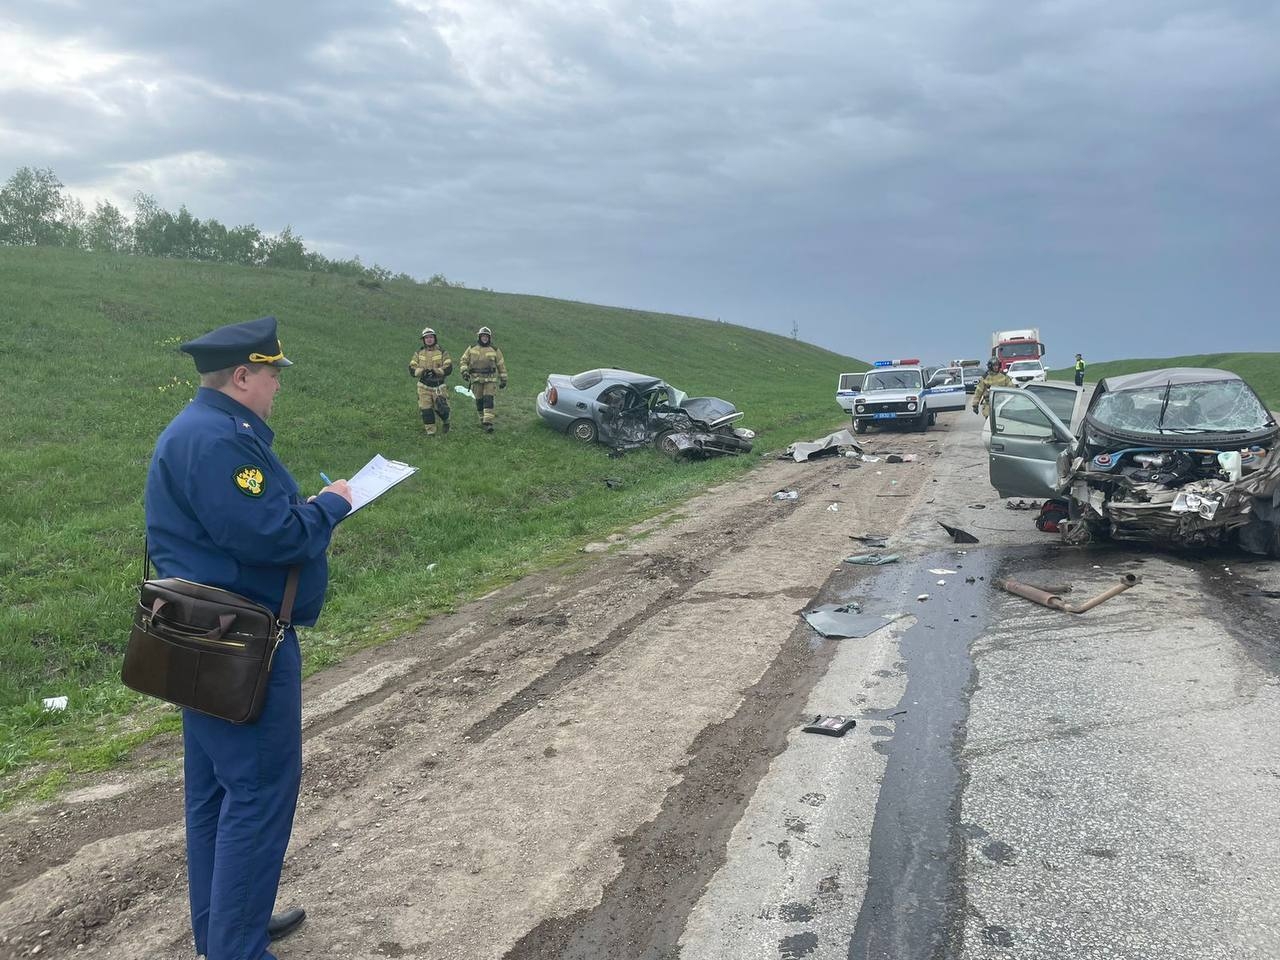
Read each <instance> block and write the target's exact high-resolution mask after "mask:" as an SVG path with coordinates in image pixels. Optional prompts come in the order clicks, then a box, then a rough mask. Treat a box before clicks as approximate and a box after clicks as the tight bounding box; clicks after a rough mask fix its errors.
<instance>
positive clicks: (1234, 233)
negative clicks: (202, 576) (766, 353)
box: [0, 0, 1280, 365]
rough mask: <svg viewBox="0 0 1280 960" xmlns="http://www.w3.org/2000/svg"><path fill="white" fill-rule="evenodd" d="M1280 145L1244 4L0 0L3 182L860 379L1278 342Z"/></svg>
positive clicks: (1278, 40)
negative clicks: (1007, 352) (918, 361)
mask: <svg viewBox="0 0 1280 960" xmlns="http://www.w3.org/2000/svg"><path fill="white" fill-rule="evenodd" d="M1278 148H1280V2H1268V0H1220V2H1217V3H1212V2H1207V0H1055V2H1037V0H1014V2H1011V0H874V2H873V0H789V2H787V3H779V2H777V0H769V2H764V0H675V2H665V0H594V2H586V0H582V2H578V0H439V2H437V0H398V2H387V0H363V2H358V3H357V2H351V0H306V2H296V0H268V2H257V3H244V2H232V0H222V2H200V0H185V2H181V3H174V2H173V0H164V2H158V0H130V2H128V3H106V2H103V0H84V2H80V0H44V2H40V3H35V2H22V0H19V2H18V3H17V4H14V3H12V2H11V3H9V4H6V5H5V6H4V7H3V9H0V178H5V177H8V176H9V175H10V174H11V173H12V171H13V170H15V169H17V168H18V167H19V166H24V165H25V166H36V167H46V166H47V167H51V168H53V170H54V171H55V173H57V174H58V176H59V177H60V178H61V179H62V180H63V182H64V183H65V184H66V185H67V186H68V187H69V188H71V189H72V190H73V191H74V192H75V193H76V194H77V195H79V196H80V197H82V198H83V199H85V200H86V201H87V202H92V201H93V200H95V199H99V198H105V199H111V200H113V201H115V202H117V203H118V204H120V205H121V206H122V207H124V208H125V209H126V210H131V209H132V206H131V203H130V198H131V197H132V195H133V194H134V193H135V192H137V191H139V190H141V191H144V192H147V193H151V194H153V195H154V196H155V197H156V199H157V200H158V201H159V202H160V204H161V205H162V206H164V207H166V208H168V209H171V210H176V209H177V208H178V206H179V205H180V204H186V205H187V207H188V208H189V209H190V210H191V211H192V213H193V214H195V215H196V216H200V217H216V218H218V219H219V220H222V221H223V222H224V223H227V224H229V225H230V224H239V223H248V222H252V223H256V224H257V225H258V226H259V227H261V228H263V229H264V230H268V231H271V232H278V231H279V230H280V229H282V228H283V227H284V226H285V225H286V224H291V225H292V226H293V228H294V230H295V232H297V233H299V234H301V236H302V237H303V239H304V240H305V242H306V243H307V244H308V245H309V246H311V247H313V248H314V249H317V250H319V251H321V252H322V253H325V254H326V255H328V256H333V257H349V256H352V255H355V254H359V255H360V257H361V259H362V260H364V261H365V262H366V263H370V262H375V261H376V262H378V263H380V264H382V265H383V266H386V267H388V268H390V269H392V270H394V271H401V270H403V271H407V272H409V273H411V274H413V275H415V276H417V277H420V278H424V279H425V278H426V277H427V276H429V275H431V274H433V273H437V272H439V273H443V274H445V275H446V276H448V277H449V278H450V279H455V280H462V281H464V282H466V283H467V284H468V285H469V286H476V287H478V286H487V287H490V288H492V289H494V290H503V291H511V292H519V293H535V294H543V295H547V296H554V297H564V298H568V299H573V300H585V301H591V302H596V303H605V304H615V305H619V306H627V307H637V308H645V309H653V310H663V311H671V312H675V313H685V314H692V315H696V316H704V317H712V318H715V317H719V318H721V319H724V320H727V321H731V322H734V323H742V324H746V325H748V326H754V327H760V328H764V329H768V330H773V331H777V332H779V333H790V331H791V328H792V323H793V322H794V323H795V324H796V325H797V326H798V328H799V333H800V337H801V338H802V339H804V340H808V341H811V342H813V343H817V344H820V345H821V346H824V347H828V348H831V349H833V350H837V351H839V352H842V353H847V354H852V355H855V356H859V357H862V358H864V359H875V358H877V357H886V356H901V355H903V354H910V355H921V356H924V357H926V358H929V359H934V358H942V357H948V356H954V355H965V356H979V355H982V354H984V353H985V352H986V351H987V350H988V349H989V345H990V343H989V340H990V332H991V330H993V329H995V328H997V327H1006V326H1008V327H1012V326H1023V325H1038V326H1039V327H1040V329H1041V331H1042V333H1043V336H1044V339H1045V341H1046V343H1047V344H1048V347H1049V355H1048V357H1047V358H1046V359H1048V360H1050V361H1056V362H1057V363H1059V364H1063V365H1065V364H1066V362H1067V361H1068V360H1069V359H1070V356H1071V355H1072V354H1073V353H1074V352H1075V351H1077V350H1080V351H1083V352H1084V353H1085V354H1086V356H1087V357H1090V358H1093V359H1103V358H1110V357H1123V356H1169V355H1175V354H1183V353H1201V352H1210V351H1218V350H1280V310H1278V309H1277V301H1278V299H1280V231H1278V229H1277V221H1278V219H1280V149H1278ZM267 307H269V305H264V309H266V308H267Z"/></svg>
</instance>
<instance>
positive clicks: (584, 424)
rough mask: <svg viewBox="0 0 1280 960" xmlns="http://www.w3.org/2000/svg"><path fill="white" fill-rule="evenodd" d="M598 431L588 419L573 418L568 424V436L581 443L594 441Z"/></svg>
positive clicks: (598, 433)
mask: <svg viewBox="0 0 1280 960" xmlns="http://www.w3.org/2000/svg"><path fill="white" fill-rule="evenodd" d="M599 435H600V431H599V430H597V429H596V425H595V424H594V423H593V422H591V421H590V420H586V419H583V420H575V421H573V423H571V424H569V436H571V437H573V439H575V440H578V441H580V442H582V443H595V442H596V437H598V436H599Z"/></svg>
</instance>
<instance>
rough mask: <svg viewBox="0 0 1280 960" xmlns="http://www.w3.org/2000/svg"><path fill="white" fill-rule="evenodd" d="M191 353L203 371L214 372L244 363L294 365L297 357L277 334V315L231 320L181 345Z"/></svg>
mask: <svg viewBox="0 0 1280 960" xmlns="http://www.w3.org/2000/svg"><path fill="white" fill-rule="evenodd" d="M178 349H179V350H181V351H182V352H183V353H189V354H191V356H192V357H194V358H195V361H196V370H197V371H199V372H200V373H212V372H213V371H214V370H225V369H226V368H227V367H237V366H239V365H240V364H242V363H269V364H271V365H272V366H275V367H291V366H293V361H292V360H289V359H287V358H286V357H285V355H284V348H283V347H282V346H280V338H279V337H277V336H276V318H275V317H259V318H258V319H257V320H246V321H245V322H244V323H231V324H228V325H227V326H225V327H219V328H218V329H217V330H213V331H210V332H209V333H206V334H205V335H204V336H203V337H196V339H194V340H188V341H187V342H186V343H184V344H183V345H182V346H180V347H179V348H178Z"/></svg>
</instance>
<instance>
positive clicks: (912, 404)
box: [907, 403, 916, 410]
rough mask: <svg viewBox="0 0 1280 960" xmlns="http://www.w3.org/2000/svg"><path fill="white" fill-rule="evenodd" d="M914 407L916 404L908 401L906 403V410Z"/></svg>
mask: <svg viewBox="0 0 1280 960" xmlns="http://www.w3.org/2000/svg"><path fill="white" fill-rule="evenodd" d="M915 408H916V405H915V404H914V403H908V404H907V409H908V410H914V409H915Z"/></svg>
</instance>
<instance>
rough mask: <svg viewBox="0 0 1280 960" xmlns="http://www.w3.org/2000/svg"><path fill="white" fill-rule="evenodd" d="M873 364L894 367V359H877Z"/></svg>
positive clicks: (874, 365)
mask: <svg viewBox="0 0 1280 960" xmlns="http://www.w3.org/2000/svg"><path fill="white" fill-rule="evenodd" d="M872 366H873V367H892V366H893V361H892V360H877V361H876V362H875V363H873V364H872Z"/></svg>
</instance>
